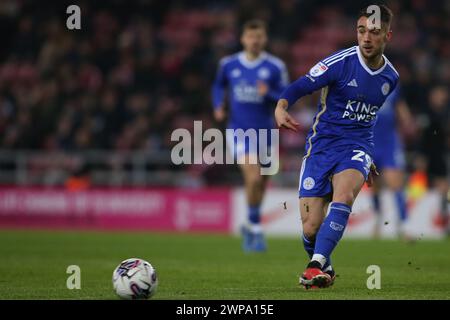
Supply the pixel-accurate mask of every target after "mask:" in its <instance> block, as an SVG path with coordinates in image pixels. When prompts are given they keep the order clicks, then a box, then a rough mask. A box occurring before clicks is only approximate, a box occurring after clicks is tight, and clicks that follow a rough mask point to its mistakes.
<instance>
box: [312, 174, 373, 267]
mask: <svg viewBox="0 0 450 320" xmlns="http://www.w3.org/2000/svg"><path fill="white" fill-rule="evenodd" d="M364 181H365V179H364V176H363V174H362V173H361V172H360V171H358V170H356V169H347V170H344V171H341V172H339V173H337V174H335V175H334V176H333V180H332V184H333V198H332V199H333V201H332V202H331V203H330V207H329V213H328V216H327V217H326V218H325V220H324V223H323V224H322V225H321V226H320V229H319V232H318V233H317V236H316V246H315V248H314V255H313V258H312V261H317V262H318V263H320V265H321V266H322V267H323V266H324V265H325V263H326V262H327V260H328V259H329V257H330V255H331V253H332V252H333V250H334V248H335V247H336V245H337V243H338V242H339V240H340V239H341V238H342V235H343V234H344V230H345V227H346V225H347V222H348V218H349V216H350V213H351V208H352V205H353V202H354V201H355V199H356V196H357V195H358V193H359V191H360V190H361V188H362V186H363V184H364Z"/></svg>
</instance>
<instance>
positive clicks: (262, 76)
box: [258, 68, 270, 79]
mask: <svg viewBox="0 0 450 320" xmlns="http://www.w3.org/2000/svg"><path fill="white" fill-rule="evenodd" d="M258 77H259V78H260V79H268V78H269V77H270V71H269V69H267V68H261V69H259V70H258Z"/></svg>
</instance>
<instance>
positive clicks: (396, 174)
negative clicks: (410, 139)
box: [372, 86, 414, 239]
mask: <svg viewBox="0 0 450 320" xmlns="http://www.w3.org/2000/svg"><path fill="white" fill-rule="evenodd" d="M398 122H400V123H403V124H407V125H409V126H411V125H413V123H414V122H413V119H412V115H411V113H410V111H409V108H408V105H407V104H406V102H405V101H404V100H403V99H401V98H400V90H399V86H397V88H395V89H394V91H393V92H392V93H391V94H390V95H389V96H388V98H387V99H386V101H385V102H384V104H383V106H382V107H381V109H380V111H379V112H378V114H377V122H376V124H375V127H374V144H375V150H374V155H373V161H374V162H375V163H376V165H377V170H378V171H379V172H380V173H381V178H382V181H383V182H384V184H385V185H386V186H387V188H388V189H389V190H390V191H391V192H392V193H393V194H394V198H395V204H396V206H397V211H398V215H399V227H398V234H399V235H400V236H401V237H403V238H405V239H407V235H406V233H405V230H404V225H405V223H406V220H407V217H408V213H407V206H406V198H405V193H404V190H403V189H404V172H403V171H404V167H405V156H404V152H403V143H402V141H401V138H400V136H399V133H398V132H397V123H398ZM380 187H381V185H380V183H379V181H378V178H376V179H375V180H374V184H373V190H372V192H373V205H374V210H375V214H376V215H377V221H376V225H375V230H374V236H375V237H378V236H379V233H380V226H381V201H380V194H379V191H380Z"/></svg>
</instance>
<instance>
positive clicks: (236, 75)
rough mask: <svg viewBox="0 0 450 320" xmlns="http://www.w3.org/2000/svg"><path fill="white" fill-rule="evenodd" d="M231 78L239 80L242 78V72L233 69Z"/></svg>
mask: <svg viewBox="0 0 450 320" xmlns="http://www.w3.org/2000/svg"><path fill="white" fill-rule="evenodd" d="M231 76H232V77H233V78H239V77H240V76H241V70H239V69H233V71H231Z"/></svg>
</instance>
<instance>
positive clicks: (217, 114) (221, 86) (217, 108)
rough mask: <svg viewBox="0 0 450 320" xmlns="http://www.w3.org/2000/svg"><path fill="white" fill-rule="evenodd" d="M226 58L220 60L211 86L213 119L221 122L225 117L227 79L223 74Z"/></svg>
mask: <svg viewBox="0 0 450 320" xmlns="http://www.w3.org/2000/svg"><path fill="white" fill-rule="evenodd" d="M225 65H226V58H225V59H222V60H221V61H220V64H219V68H218V70H217V74H216V78H215V79H214V83H213V86H212V92H211V96H212V104H213V108H214V118H215V119H216V121H219V122H222V121H223V120H224V119H225V117H226V113H225V103H224V101H225V88H226V86H227V82H228V81H227V77H226V73H225Z"/></svg>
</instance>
